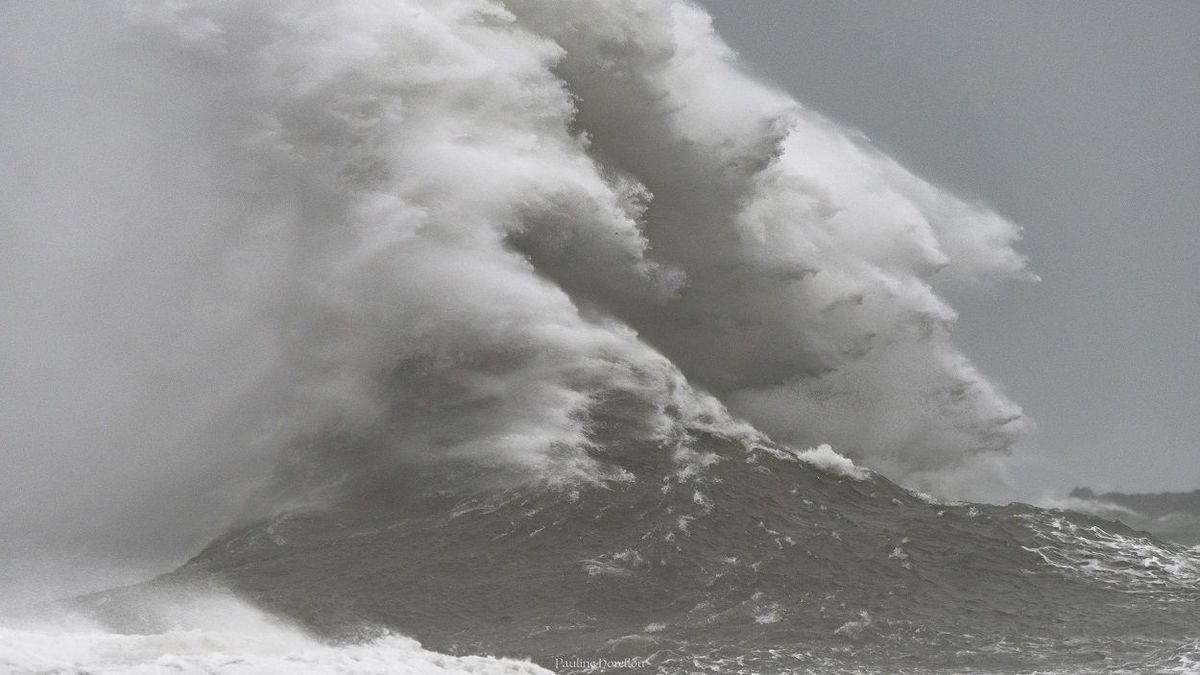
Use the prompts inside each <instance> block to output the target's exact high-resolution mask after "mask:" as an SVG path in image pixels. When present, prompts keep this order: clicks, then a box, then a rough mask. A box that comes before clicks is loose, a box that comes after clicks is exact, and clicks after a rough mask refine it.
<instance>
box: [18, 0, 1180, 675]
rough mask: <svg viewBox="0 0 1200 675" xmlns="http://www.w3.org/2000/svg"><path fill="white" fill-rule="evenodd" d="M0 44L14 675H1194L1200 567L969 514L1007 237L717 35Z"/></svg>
mask: <svg viewBox="0 0 1200 675" xmlns="http://www.w3.org/2000/svg"><path fill="white" fill-rule="evenodd" d="M0 30H3V31H4V34H3V36H4V39H3V40H0V56H5V57H10V56H11V57H12V58H6V59H4V61H5V62H6V63H8V64H12V67H11V68H8V67H6V68H5V70H4V71H2V72H0V77H2V78H3V80H0V81H2V82H3V83H4V85H5V92H6V98H7V99H8V100H9V101H12V102H14V103H13V104H12V105H11V106H9V105H7V103H6V105H5V106H4V111H3V113H2V115H0V148H3V149H4V151H3V152H2V153H0V161H3V163H0V178H2V179H3V180H0V204H3V205H4V210H3V213H0V217H2V218H3V221H2V224H3V225H4V226H5V229H4V232H3V236H4V238H3V242H4V247H5V252H4V253H5V256H6V257H5V258H4V260H3V263H4V264H2V265H0V287H2V288H5V289H10V288H11V289H17V291H18V292H17V293H14V294H11V297H10V295H9V294H4V296H3V297H2V298H0V303H3V305H0V309H2V310H3V313H4V315H5V318H6V320H5V321H3V322H0V323H2V324H3V326H0V329H2V330H3V331H4V332H3V334H2V336H0V338H2V339H0V348H2V349H0V356H3V357H4V358H3V363H2V364H0V366H3V369H4V373H5V375H4V383H3V385H2V386H0V423H2V424H3V428H4V429H5V432H4V443H5V446H4V452H5V455H4V470H3V471H0V516H2V517H0V607H3V608H4V609H3V612H2V613H0V614H2V616H0V673H5V674H8V673H12V674H14V675H18V674H19V675H35V674H36V675H48V674H56V675H57V674H70V675H117V674H121V675H130V674H135V673H136V674H146V675H149V674H157V673H188V674H193V673H195V674H199V673H206V674H207V673H243V674H251V673H344V674H350V673H355V674H360V675H367V674H370V675H374V674H383V673H421V674H425V673H478V674H494V673H541V674H544V673H547V672H553V673H559V674H565V673H585V672H654V673H681V674H682V673H781V674H782V673H820V674H824V673H913V674H916V673H922V674H925V673H945V674H951V673H953V674H963V673H992V674H998V675H999V674H1007V673H1014V674H1015V673H1045V674H1050V673H1055V674H1057V673H1139V674H1140V673H1145V674H1150V673H1155V674H1158V673H1200V552H1198V551H1197V550H1196V549H1195V548H1188V546H1187V545H1185V544H1182V543H1171V542H1169V541H1166V540H1164V539H1159V538H1155V536H1153V535H1150V534H1147V533H1145V532H1141V531H1136V530H1134V529H1131V528H1130V527H1128V526H1126V525H1121V524H1119V523H1117V522H1115V521H1113V520H1107V519H1104V518H1101V517H1098V516H1094V515H1084V514H1081V513H1078V512H1069V511H1059V510H1047V509H1042V508H1035V507H1033V506H1027V505H1021V504H1010V505H1007V506H996V505H984V504H973V503H966V502H958V501H953V500H952V499H951V497H952V496H953V495H952V494H951V493H952V492H953V490H952V488H953V487H954V486H959V487H961V486H971V485H983V484H992V483H996V482H997V481H1000V483H999V484H1002V483H1003V480H1002V479H1003V475H1002V474H1003V458H1004V457H1006V456H1008V455H1009V454H1010V453H1012V452H1013V450H1014V448H1020V447H1021V446H1020V443H1021V442H1022V439H1023V438H1025V436H1026V434H1027V432H1028V431H1029V430H1030V429H1031V428H1032V426H1033V424H1032V421H1031V420H1029V419H1027V417H1026V415H1025V413H1024V412H1023V411H1022V409H1021V408H1020V406H1019V405H1017V403H1015V402H1013V401H1011V400H1009V399H1008V398H1007V397H1006V396H1005V394H1004V392H1003V391H1002V390H1001V387H1000V386H999V385H997V384H995V383H994V382H992V381H991V380H989V379H988V378H987V377H986V376H985V375H984V374H982V373H980V372H979V371H978V370H977V369H976V368H975V367H974V365H972V363H971V361H970V360H969V359H968V358H967V356H966V355H965V354H963V353H962V351H961V350H960V349H959V348H958V347H957V346H956V345H955V343H954V341H953V329H954V325H955V321H956V320H957V314H956V313H955V311H954V309H953V308H951V307H950V306H949V304H948V302H947V301H946V297H951V296H959V295H960V294H965V293H972V292H980V293H982V292H987V290H988V289H989V288H991V287H993V286H994V285H995V284H998V283H1004V282H1014V283H1019V282H1022V281H1028V280H1032V279H1035V278H1036V277H1035V275H1034V274H1033V272H1032V271H1031V270H1030V268H1029V265H1028V261H1026V259H1025V257H1024V256H1023V255H1021V254H1020V253H1019V252H1018V251H1017V250H1016V248H1015V246H1016V244H1017V242H1018V240H1019V238H1020V233H1021V228H1020V227H1019V226H1017V225H1016V224H1014V223H1011V222H1009V221H1008V220H1006V219H1005V218H1004V217H1002V216H1001V215H998V214H996V213H993V212H992V211H990V210H989V209H988V208H987V207H986V206H984V205H982V204H979V203H975V202H972V201H967V200H964V199H961V198H959V197H956V196H954V195H952V194H949V193H947V192H946V191H945V190H943V189H941V188H939V187H938V186H936V185H933V184H931V183H929V182H927V181H925V180H923V179H921V178H920V177H918V176H916V175H914V174H913V173H911V172H910V171H908V170H907V169H905V168H904V167H903V166H901V165H900V164H899V163H897V162H896V161H895V160H893V159H891V158H889V157H888V156H886V155H885V154H883V153H882V152H880V151H879V150H877V149H876V148H874V147H873V146H872V145H871V143H870V141H869V140H868V139H866V138H865V137H863V135H862V134H860V133H858V132H856V131H854V130H852V129H847V128H844V127H842V126H841V125H839V124H837V123H836V122H834V121H831V120H828V119H826V118H824V117H823V116H821V115H819V114H817V113H815V112H814V111H812V110H809V109H808V108H806V107H805V106H803V105H802V104H801V103H799V102H797V101H796V100H795V99H794V98H792V96H790V95H789V94H787V93H785V92H782V91H780V90H778V89H776V88H773V87H771V86H770V85H769V84H766V83H762V82H760V81H759V80H758V79H757V78H755V77H754V76H752V75H750V74H747V73H746V72H745V70H744V69H743V68H742V66H741V65H740V64H739V63H738V60H737V57H736V54H734V53H733V52H732V51H731V50H730V49H729V48H728V47H727V46H726V45H725V44H724V43H723V42H722V41H721V40H720V38H719V37H718V36H717V35H716V34H715V33H714V32H713V30H712V26H711V22H710V20H709V17H708V16H707V15H706V14H705V12H704V11H703V9H702V8H700V7H699V6H697V5H695V4H693V3H690V2H686V1H684V0H613V1H612V2H602V1H599V0H507V1H504V2H501V1H500V0H344V1H343V0H326V1H321V2H317V1H315V0H277V1H272V2H258V1H246V2H227V1H225V0H170V1H163V0H121V1H116V0H112V1H109V0H105V1H101V2H95V3H76V2H66V1H60V0H46V1H45V2H36V3H33V2H28V3H16V2H13V3H0ZM10 251H11V253H10ZM997 467H1000V468H999V469H997ZM989 481H990V482H991V483H989ZM901 486H905V487H901ZM925 492H928V494H925ZM930 495H942V496H941V497H934V496H930ZM130 581H140V583H133V584H132V585H128V584H129V582H130ZM114 587H115V588H114ZM101 589H108V590H101ZM97 591H98V592H97Z"/></svg>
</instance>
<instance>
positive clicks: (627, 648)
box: [75, 403, 1200, 674]
mask: <svg viewBox="0 0 1200 675" xmlns="http://www.w3.org/2000/svg"><path fill="white" fill-rule="evenodd" d="M625 409H626V408H625V405H624V403H614V404H613V405H612V413H611V415H610V416H609V417H608V420H609V421H610V422H612V423H613V424H612V428H614V429H618V430H626V429H628V428H629V426H630V425H628V424H626V423H625V420H623V419H622V418H621V411H622V410H625ZM600 438H601V439H603V440H604V441H606V442H607V443H606V445H605V447H606V448H607V452H606V455H605V456H606V459H607V461H608V462H610V463H611V464H612V465H613V466H614V467H619V470H614V472H613V473H612V475H611V476H610V477H609V478H607V479H604V480H600V481H589V482H582V483H541V484H530V483H529V482H528V481H524V480H521V477H520V476H510V477H509V479H508V485H504V484H503V482H500V483H498V482H497V475H496V472H495V471H494V470H488V471H481V470H480V469H479V467H478V466H477V465H474V464H470V463H468V464H465V465H461V466H448V465H438V466H429V467H426V468H424V469H422V470H415V471H413V472H412V473H410V474H408V476H407V477H406V478H405V479H403V480H401V481H399V482H398V483H397V481H396V480H395V479H388V480H386V481H381V482H380V483H379V484H378V485H377V486H376V489H375V490H373V491H364V492H362V493H360V494H359V495H358V496H357V497H355V498H354V499H348V500H345V501H343V502H341V503H339V504H338V505H337V506H334V507H326V508H322V509H319V510H313V511H308V512H293V513H289V514H285V515H281V516H278V517H276V518H273V519H270V520H268V521H264V522H261V523H257V524H254V525H250V526H247V527H243V528H238V529H235V530H232V531H230V532H229V533H227V534H225V535H223V536H222V537H219V538H218V539H216V540H215V541H214V542H212V543H211V544H210V545H209V546H208V547H206V548H205V550H204V551H202V552H201V553H200V554H199V555H197V556H196V557H195V558H194V559H193V560H191V561H190V562H189V563H188V564H186V565H184V566H183V567H182V568H180V569H179V570H177V571H175V572H173V573H171V574H169V575H166V576H164V577H162V578H160V579H158V580H156V581H155V582H152V583H151V584H149V585H147V586H142V587H137V588H133V589H128V590H124V591H117V592H113V593H107V594H103V595H101V596H97V597H93V598H88V599H85V600H84V601H83V603H82V605H81V606H76V608H75V611H79V612H84V613H89V614H92V615H99V616H101V617H104V621H105V623H106V625H110V626H120V627H121V629H122V630H125V631H132V632H136V633H144V632H153V631H154V630H156V628H155V627H154V626H153V625H150V626H147V625H146V623H145V619H144V618H143V617H144V614H145V613H144V611H142V610H141V609H140V607H142V606H143V605H144V600H142V598H143V596H144V595H146V594H151V595H154V594H163V593H177V591H171V590H170V589H172V588H177V587H184V588H187V587H193V586H197V585H203V584H205V583H211V582H212V581H213V580H214V579H215V580H219V582H220V583H221V584H224V585H226V586H227V587H228V588H230V589H232V590H233V591H234V592H235V593H237V594H238V595H240V596H242V597H247V598H250V599H252V600H253V602H254V603H255V604H257V605H258V606H261V607H263V608H264V609H266V610H267V611H269V612H270V613H272V614H274V615H279V616H286V617H289V618H290V619H291V620H293V621H296V622H299V623H300V624H301V625H303V627H304V630H305V631H306V632H309V633H311V634H315V635H321V636H325V637H324V639H325V640H327V641H329V642H330V643H331V644H343V643H347V642H349V643H351V644H354V643H358V642H360V641H361V637H360V636H362V635H363V634H364V631H369V630H374V631H376V632H378V631H380V630H385V631H392V632H396V633H402V634H405V635H411V636H414V637H416V638H417V639H419V640H420V641H421V643H422V644H424V645H426V646H427V647H430V648H433V649H436V650H438V651H441V652H445V653H449V654H479V653H487V654H499V655H506V656H510V657H531V658H532V659H533V660H534V662H535V663H537V664H539V665H541V666H544V667H546V668H548V669H551V670H552V671H553V672H559V673H567V672H570V673H582V672H607V669H605V668H595V669H591V668H589V666H588V665H586V664H591V663H600V662H601V660H602V659H603V660H607V662H609V663H627V662H630V661H636V662H638V663H645V662H646V661H648V662H649V664H650V665H649V666H641V667H640V670H638V671H635V672H647V671H651V672H662V673H692V672H709V671H711V672H743V673H793V672H821V673H864V672H882V673H947V674H948V673H1028V672H1034V671H1036V672H1042V673H1081V672H1128V673H1164V672H1180V673H1189V672H1195V667H1196V663H1195V658H1196V656H1197V653H1198V649H1200V643H1197V641H1196V626H1197V625H1200V624H1198V623H1197V622H1198V621H1200V555H1198V554H1197V552H1196V551H1194V550H1189V549H1185V548H1183V547H1182V546H1179V545H1174V544H1166V543H1162V542H1159V541H1156V540H1154V539H1152V538H1151V537H1150V536H1149V535H1146V534H1145V533H1140V532H1135V531H1132V530H1129V529H1127V528H1125V527H1123V526H1121V525H1118V524H1116V523H1113V522H1109V521H1104V520H1100V519H1097V518H1093V517H1088V516H1083V515H1078V514H1072V513H1069V512H1056V511H1046V510H1042V509H1037V508H1034V507H1029V506H1023V505H1010V506H1007V507H998V506H983V505H971V504H961V503H956V504H942V503H937V502H934V501H933V500H930V499H929V498H926V497H921V496H919V495H917V494H914V493H912V492H909V491H907V490H904V489H902V488H900V487H898V486H896V485H895V484H893V483H891V482H889V481H887V480H886V479H884V478H882V477H880V476H879V475H878V474H873V473H868V472H864V471H862V470H861V469H858V468H857V467H854V466H853V465H852V464H849V463H848V462H847V461H846V460H845V459H844V458H840V457H839V456H838V455H836V454H834V453H833V452H832V451H831V450H830V449H829V448H828V447H827V446H826V447H823V448H820V449H817V450H811V451H807V452H795V451H790V450H786V449H783V448H779V447H777V446H774V445H772V444H769V443H766V442H759V441H751V440H748V439H746V438H731V437H727V436H724V435H722V434H720V433H719V432H713V431H711V430H704V429H701V428H697V427H690V428H689V434H688V437H687V438H686V440H684V441H683V442H682V443H681V445H680V446H679V447H678V448H676V450H675V451H674V453H668V452H664V451H663V448H662V446H661V444H660V443H658V442H650V441H638V440H636V439H634V438H631V437H629V436H628V435H625V434H623V433H622V431H616V432H612V433H603V434H601V435H600ZM572 664H574V665H572ZM581 664H582V665H581ZM368 672H375V671H370V670H368Z"/></svg>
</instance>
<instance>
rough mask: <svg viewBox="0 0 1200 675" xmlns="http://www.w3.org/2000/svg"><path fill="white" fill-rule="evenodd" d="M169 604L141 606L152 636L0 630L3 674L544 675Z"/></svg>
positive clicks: (62, 624)
mask: <svg viewBox="0 0 1200 675" xmlns="http://www.w3.org/2000/svg"><path fill="white" fill-rule="evenodd" d="M173 597H175V598H178V596H173ZM169 602H171V601H169V600H168V599H167V598H165V597H164V598H158V599H156V600H154V601H152V602H150V603H148V604H147V605H144V606H143V607H141V609H142V610H144V611H145V612H147V613H148V614H152V615H155V619H156V621H157V622H161V626H162V630H161V631H157V632H146V633H138V632H117V631H114V630H112V628H111V627H110V626H107V625H105V622H104V621H100V620H96V619H94V618H89V617H86V616H79V615H61V614H60V615H56V616H54V617H42V618H41V619H36V620H31V621H26V622H23V623H22V624H19V625H11V624H10V625H6V626H0V671H2V672H4V673H9V674H11V675H33V674H35V673H37V674H45V673H56V674H67V673H77V674H84V673H86V674H87V675H151V674H153V673H163V672H172V673H185V674H188V675H202V674H207V673H213V674H216V673H230V674H232V675H259V674H264V675H269V674H274V673H279V674H281V675H282V674H287V675H296V674H298V675H308V674H311V675H337V674H339V673H346V674H348V673H357V674H359V675H367V674H374V673H379V674H382V673H388V674H399V675H448V674H450V673H472V674H476V675H545V674H546V673H548V672H549V671H547V670H545V669H543V668H540V667H538V666H536V665H534V664H532V663H530V662H528V661H519V660H513V659H499V658H491V657H486V656H450V655H446V654H440V653H437V652H433V651H429V650H426V649H422V648H421V645H420V643H418V642H417V641H416V640H413V639H411V638H407V637H404V636H401V635H396V634H394V633H388V632H382V633H381V632H378V631H376V632H375V635H374V636H373V637H368V638H366V639H363V640H361V641H355V642H347V643H332V642H326V641H322V640H319V639H317V638H315V637H313V636H311V635H309V634H308V633H306V632H305V631H303V630H301V629H299V628H297V627H295V626H292V625H290V624H288V623H285V622H283V621H281V620H280V619H278V618H276V617H273V616H271V615H269V614H266V613H264V612H262V611H260V610H258V609H257V608H255V607H253V606H251V605H249V604H246V603H244V602H242V601H239V600H237V599H236V598H234V597H232V596H229V595H224V594H219V595H209V594H205V595H201V596H192V597H189V598H185V599H184V600H183V602H178V600H177V599H176V600H175V602H177V604H174V605H172V604H169Z"/></svg>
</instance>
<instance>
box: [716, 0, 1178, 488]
mask: <svg viewBox="0 0 1200 675" xmlns="http://www.w3.org/2000/svg"><path fill="white" fill-rule="evenodd" d="M703 4H704V5H705V6H707V7H708V8H709V9H710V11H711V12H712V13H713V16H714V21H715V24H716V28H717V30H718V32H719V33H721V35H722V36H724V38H725V39H726V41H727V42H729V43H730V44H731V45H732V46H733V47H734V48H735V49H736V50H738V52H739V53H741V55H742V56H743V59H744V60H745V61H746V62H748V64H749V65H750V67H751V68H752V69H753V70H755V71H756V72H758V73H760V74H761V75H762V76H763V77H764V78H766V79H769V80H771V81H772V82H774V83H775V84H777V85H780V86H782V87H784V88H786V89H788V90H789V91H791V92H792V93H794V94H795V95H796V96H797V97H798V98H799V99H800V100H802V101H804V102H805V103H807V104H808V105H810V106H811V107H813V108H816V109H817V110H820V111H822V112H824V113H826V114H827V115H829V116H831V117H833V118H835V119H837V120H840V121H842V122H845V123H847V124H849V125H851V126H853V127H857V128H858V129H860V130H862V131H863V132H865V133H866V134H867V135H868V136H869V137H870V138H871V139H872V140H873V141H874V142H875V144H876V145H878V146H880V147H881V148H883V149H885V150H886V151H888V152H890V153H891V154H893V155H894V156H896V157H897V158H898V159H900V160H901V161H903V162H904V163H905V164H907V165H908V166H909V167H910V168H912V169H914V170H916V171H917V172H918V173H920V174H922V175H924V176H925V177H927V178H930V179H932V180H934V181H935V182H938V183H941V184H942V185H945V186H947V187H950V188H952V189H954V190H955V191H957V192H958V193H959V194H961V195H964V196H969V197H973V198H977V199H979V200H981V201H983V202H985V203H986V204H988V205H989V206H991V207H992V208H994V209H996V210H997V211H998V212H999V213H1001V214H1003V215H1005V216H1007V217H1009V218H1011V219H1012V220H1014V221H1016V222H1019V223H1021V224H1023V225H1025V227H1026V230H1025V241H1024V243H1023V245H1022V247H1021V248H1022V250H1023V251H1024V252H1025V253H1027V254H1028V255H1029V256H1030V257H1031V258H1032V262H1033V268H1034V270H1035V271H1036V272H1037V273H1038V274H1039V275H1040V276H1041V277H1042V281H1041V282H1040V283H1038V284H1032V285H1027V286H1015V285H1010V286H1004V287H1001V288H999V289H996V290H994V291H992V292H990V293H986V294H981V295H979V296H976V297H974V298H969V299H957V298H956V299H954V300H955V302H954V304H955V306H956V307H957V308H958V309H959V310H960V312H961V320H960V325H959V329H958V336H959V337H958V340H959V342H960V344H962V345H963V347H964V349H965V350H966V352H967V353H968V354H969V355H971V356H972V357H974V359H975V360H976V362H977V364H978V365H979V366H980V368H982V369H983V370H984V371H985V372H987V373H988V374H989V375H991V376H993V377H994V378H996V379H997V380H999V381H1000V382H1002V383H1003V384H1004V386H1005V389H1006V390H1007V392H1008V393H1009V394H1010V395H1011V396H1012V397H1013V398H1015V399H1016V400H1017V401H1018V402H1020V403H1021V404H1022V405H1023V406H1024V407H1025V410H1026V412H1028V413H1029V414H1030V415H1031V416H1032V417H1033V418H1034V419H1035V420H1036V421H1037V422H1038V425H1039V431H1038V432H1037V433H1036V434H1035V436H1034V437H1033V438H1032V439H1031V440H1030V441H1029V442H1028V446H1029V447H1030V449H1031V451H1032V452H1034V453H1038V454H1040V455H1043V456H1046V457H1048V458H1050V459H1051V460H1052V461H1053V462H1055V463H1057V464H1059V465H1061V466H1063V467H1065V468H1066V469H1067V473H1066V474H1065V475H1061V478H1058V479H1053V480H1062V481H1066V482H1070V481H1072V480H1076V481H1077V482H1079V483H1087V484H1092V485H1094V486H1098V487H1101V488H1112V489H1120V490H1190V489H1195V488H1200V276H1198V268H1200V218H1198V214H1200V3H1195V2H1154V3H1143V2H1139V3H1133V2H1128V3H1109V2H1086V3H1085V2H1054V3H1050V2H1037V3H1028V2H931V1H927V0H921V1H913V0H905V1H904V2H847V1H845V0H842V1H839V2H784V1H771V2H768V1H761V2H746V1H745V0H704V2H703ZM1051 482H1053V481H1051ZM1063 487H1064V488H1066V487H1069V485H1064V486H1063Z"/></svg>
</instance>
